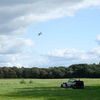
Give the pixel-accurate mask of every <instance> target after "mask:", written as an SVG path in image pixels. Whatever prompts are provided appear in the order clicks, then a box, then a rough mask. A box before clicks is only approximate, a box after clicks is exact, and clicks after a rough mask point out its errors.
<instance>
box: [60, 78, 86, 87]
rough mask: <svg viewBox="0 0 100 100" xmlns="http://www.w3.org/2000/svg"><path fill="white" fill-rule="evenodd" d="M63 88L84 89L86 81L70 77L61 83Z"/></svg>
mask: <svg viewBox="0 0 100 100" xmlns="http://www.w3.org/2000/svg"><path fill="white" fill-rule="evenodd" d="M61 87H62V88H73V89H84V82H83V81H80V80H76V79H70V80H68V82H63V83H62V84H61Z"/></svg>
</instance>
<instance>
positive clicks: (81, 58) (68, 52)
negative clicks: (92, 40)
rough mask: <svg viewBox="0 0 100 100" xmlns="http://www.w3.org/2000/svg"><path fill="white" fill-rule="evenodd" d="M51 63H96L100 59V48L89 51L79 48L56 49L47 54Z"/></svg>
mask: <svg viewBox="0 0 100 100" xmlns="http://www.w3.org/2000/svg"><path fill="white" fill-rule="evenodd" d="M45 57H46V58H47V59H48V63H50V64H51V65H68V64H71V63H94V62H99V60H100V48H95V49H93V50H91V51H89V52H85V51H82V50H77V49H68V48H66V49H55V50H53V51H51V52H49V53H48V54H47V55H46V56H45Z"/></svg>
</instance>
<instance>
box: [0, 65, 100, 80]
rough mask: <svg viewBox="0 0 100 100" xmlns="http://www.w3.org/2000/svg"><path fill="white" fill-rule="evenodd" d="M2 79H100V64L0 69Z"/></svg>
mask: <svg viewBox="0 0 100 100" xmlns="http://www.w3.org/2000/svg"><path fill="white" fill-rule="evenodd" d="M0 78H41V79H42V78H43V79H47V78H50V79H54V78H100V64H73V65H71V66H69V67H65V66H58V67H49V68H38V67H32V68H24V67H21V68H18V67H15V66H14V67H0Z"/></svg>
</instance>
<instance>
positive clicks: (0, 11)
mask: <svg viewBox="0 0 100 100" xmlns="http://www.w3.org/2000/svg"><path fill="white" fill-rule="evenodd" d="M92 6H94V7H97V6H100V1H99V0H42V1H41V0H28V1H27V0H14V1H13V0H9V1H7V0H3V1H0V15H1V16H0V34H8V35H9V34H21V33H23V32H24V31H25V29H26V27H27V26H28V25H29V24H30V23H34V22H40V21H45V20H50V19H55V18H60V17H64V16H72V15H74V13H75V12H76V11H77V10H80V9H84V8H87V7H92ZM8 10H9V11H8Z"/></svg>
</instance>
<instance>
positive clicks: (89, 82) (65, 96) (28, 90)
mask: <svg viewBox="0 0 100 100" xmlns="http://www.w3.org/2000/svg"><path fill="white" fill-rule="evenodd" d="M30 80H31V83H29V82H30ZM81 80H84V82H85V89H82V90H81V89H64V88H60V84H61V83H62V82H66V81H67V79H25V84H21V83H20V81H21V79H1V80H0V100H100V79H81Z"/></svg>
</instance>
